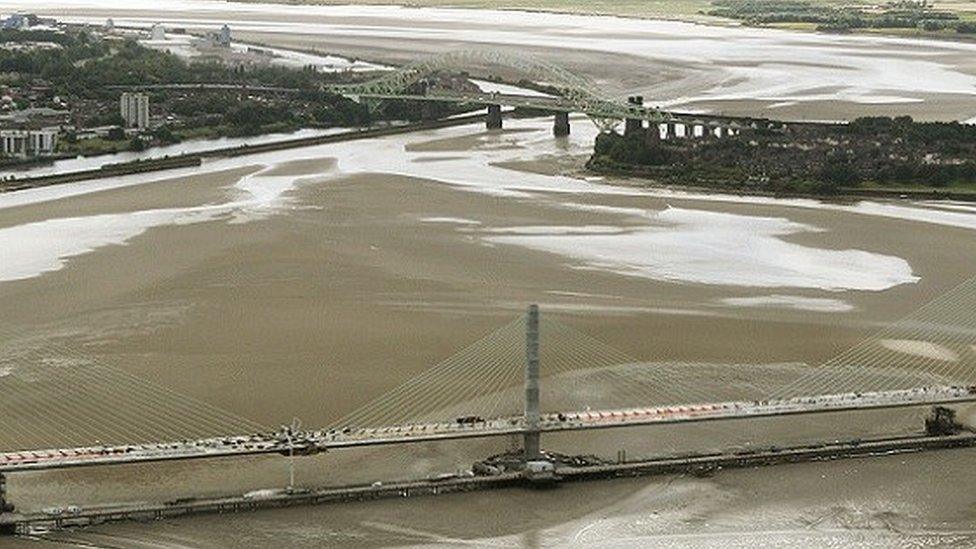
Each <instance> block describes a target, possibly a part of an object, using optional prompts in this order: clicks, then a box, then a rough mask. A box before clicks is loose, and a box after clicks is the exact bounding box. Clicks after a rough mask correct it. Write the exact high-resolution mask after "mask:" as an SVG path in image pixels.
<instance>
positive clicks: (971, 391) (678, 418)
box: [0, 387, 976, 473]
mask: <svg viewBox="0 0 976 549" xmlns="http://www.w3.org/2000/svg"><path fill="white" fill-rule="evenodd" d="M973 401H976V387H930V388H922V389H909V390H898V391H881V392H867V393H845V394H838V395H821V396H816V397H801V398H792V399H783V400H770V401H756V402H745V401H743V402H721V403H706V404H689V405H681V406H662V407H653V408H630V409H621V410H602V411H576V412H563V413H549V414H544V415H543V416H542V417H541V422H540V430H541V432H561V431H582V430H588V429H609V428H620V427H631V426H642V425H644V426H646V425H663V424H675V423H687V422H698V421H718V420H732V419H748V418H760V417H776V416H786V415H796V414H814V413H824V412H840V411H856V410H869V409H883V408H900V407H912V406H927V405H935V404H953V403H963V402H973ZM525 432H526V429H525V424H524V420H523V418H522V417H521V416H513V417H506V418H493V419H487V420H485V421H479V422H476V423H470V424H461V423H458V422H446V423H418V424H413V425H400V426H393V427H380V428H362V429H354V428H346V429H341V430H330V431H312V432H304V433H297V434H294V435H293V439H292V442H291V443H289V441H288V439H287V437H286V436H284V435H283V434H282V433H259V434H253V435H243V436H227V437H218V438H211V439H202V440H192V441H177V442H168V443H154V444H136V445H125V446H93V447H85V448H65V449H50V450H24V451H16V452H5V453H0V472H3V473H7V472H17V471H31V470H43V469H58V468H67V467H82V466H94V465H113V464H124V463H137V462H148V461H168V460H186V459H202V458H216V457H231V456H248V455H259V454H275V453H277V454H284V455H287V454H288V453H289V452H291V451H294V453H295V454H296V455H302V454H314V453H319V452H324V451H327V450H332V449H338V448H351V447H360V446H377V445H387V444H405V443H411V442H429V441H439V440H457V439H467V438H482V437H493V436H503V435H513V434H524V433H525Z"/></svg>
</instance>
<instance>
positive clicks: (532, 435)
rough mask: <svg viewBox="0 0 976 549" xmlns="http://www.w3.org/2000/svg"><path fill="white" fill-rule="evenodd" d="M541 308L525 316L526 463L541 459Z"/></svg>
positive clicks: (532, 308)
mask: <svg viewBox="0 0 976 549" xmlns="http://www.w3.org/2000/svg"><path fill="white" fill-rule="evenodd" d="M539 432H540V429H539V306H538V305H530V306H529V310H528V312H527V313H526V316H525V441H524V448H525V461H526V462H529V461H534V460H537V459H539V457H540V455H541V454H540V446H539Z"/></svg>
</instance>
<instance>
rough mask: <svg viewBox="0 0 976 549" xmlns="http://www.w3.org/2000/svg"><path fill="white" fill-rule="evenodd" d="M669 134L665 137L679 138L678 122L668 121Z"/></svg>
mask: <svg viewBox="0 0 976 549" xmlns="http://www.w3.org/2000/svg"><path fill="white" fill-rule="evenodd" d="M667 128H668V129H667V136H666V137H665V139H677V138H678V124H677V123H675V122H668V124H667Z"/></svg>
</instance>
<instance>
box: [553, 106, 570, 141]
mask: <svg viewBox="0 0 976 549" xmlns="http://www.w3.org/2000/svg"><path fill="white" fill-rule="evenodd" d="M552 134H553V135H555V136H556V137H566V136H568V135H569V113H568V112H557V113H556V121H555V122H554V123H553V125H552Z"/></svg>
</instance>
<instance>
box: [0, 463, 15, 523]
mask: <svg viewBox="0 0 976 549" xmlns="http://www.w3.org/2000/svg"><path fill="white" fill-rule="evenodd" d="M13 510H14V506H13V505H11V503H10V502H9V501H7V476H6V475H4V474H3V473H0V515H2V514H4V513H9V512H11V511H13Z"/></svg>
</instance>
